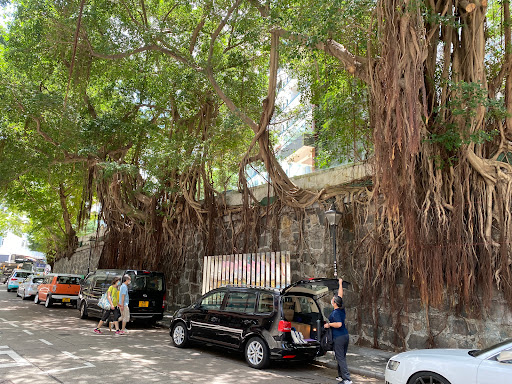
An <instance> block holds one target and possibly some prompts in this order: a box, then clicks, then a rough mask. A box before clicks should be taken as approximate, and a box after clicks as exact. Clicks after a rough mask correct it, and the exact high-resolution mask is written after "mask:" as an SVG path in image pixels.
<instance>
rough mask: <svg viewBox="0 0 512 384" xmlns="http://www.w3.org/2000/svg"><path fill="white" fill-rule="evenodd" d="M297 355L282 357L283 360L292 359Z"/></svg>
mask: <svg viewBox="0 0 512 384" xmlns="http://www.w3.org/2000/svg"><path fill="white" fill-rule="evenodd" d="M295 356H297V355H284V356H283V359H293V358H294V357H295Z"/></svg>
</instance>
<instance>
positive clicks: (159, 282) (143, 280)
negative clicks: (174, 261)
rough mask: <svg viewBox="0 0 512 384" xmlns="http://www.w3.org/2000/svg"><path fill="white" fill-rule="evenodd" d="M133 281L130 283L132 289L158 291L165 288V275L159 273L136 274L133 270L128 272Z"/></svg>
mask: <svg viewBox="0 0 512 384" xmlns="http://www.w3.org/2000/svg"><path fill="white" fill-rule="evenodd" d="M128 275H129V276H130V278H131V279H132V282H131V284H130V290H134V291H158V292H161V291H163V290H164V276H163V275H161V274H159V275H156V274H155V275H153V274H148V275H136V274H135V273H133V272H130V273H128Z"/></svg>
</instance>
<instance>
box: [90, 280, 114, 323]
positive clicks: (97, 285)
mask: <svg viewBox="0 0 512 384" xmlns="http://www.w3.org/2000/svg"><path fill="white" fill-rule="evenodd" d="M107 280H108V277H107V276H106V275H97V276H95V277H94V279H93V281H92V283H91V289H90V290H89V292H90V294H89V298H88V305H89V308H90V309H91V310H92V311H93V312H96V314H101V313H102V312H103V309H101V308H100V307H99V306H98V301H100V298H101V295H103V293H104V292H106V291H107V289H108V286H109V283H108V281H107Z"/></svg>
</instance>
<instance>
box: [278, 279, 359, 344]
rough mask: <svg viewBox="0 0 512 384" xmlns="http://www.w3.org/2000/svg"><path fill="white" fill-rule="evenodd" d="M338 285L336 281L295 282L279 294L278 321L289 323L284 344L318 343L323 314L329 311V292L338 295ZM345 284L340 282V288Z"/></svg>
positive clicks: (312, 280) (311, 280) (345, 284)
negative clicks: (279, 314)
mask: <svg viewBox="0 0 512 384" xmlns="http://www.w3.org/2000/svg"><path fill="white" fill-rule="evenodd" d="M338 284H339V283H338V280H336V279H326V278H319V279H309V280H301V281H298V282H296V283H294V284H292V285H289V286H287V287H286V288H284V289H283V290H282V291H281V300H282V303H281V308H282V319H283V320H285V321H288V322H290V325H291V328H292V331H291V332H290V333H289V334H287V335H286V336H285V337H286V341H288V342H290V343H293V344H296V345H300V344H309V345H310V344H313V343H318V341H319V332H318V331H319V329H320V330H321V329H322V328H323V325H324V322H325V315H324V314H325V313H330V312H331V311H332V306H330V301H331V297H332V295H333V292H334V293H336V292H337V291H338ZM348 284H349V283H347V282H345V281H344V282H343V287H344V288H346V287H347V286H348ZM329 307H330V308H329ZM294 331H297V332H300V334H297V332H294ZM320 334H321V332H320ZM297 336H298V338H297Z"/></svg>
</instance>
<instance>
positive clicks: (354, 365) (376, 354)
mask: <svg viewBox="0 0 512 384" xmlns="http://www.w3.org/2000/svg"><path fill="white" fill-rule="evenodd" d="M171 317H172V314H171V313H170V312H166V313H164V318H163V319H162V320H161V321H159V322H158V323H159V324H160V325H161V326H162V327H166V328H168V327H169V325H170V322H171ZM395 354H396V353H394V352H388V351H383V350H380V349H373V348H365V347H358V346H357V345H353V344H350V345H349V346H348V352H347V364H348V369H349V370H350V372H351V373H355V374H357V375H362V376H366V377H371V378H374V379H379V380H384V372H385V370H386V364H387V363H388V360H389V359H390V358H391V356H394V355H395ZM316 360H317V362H318V364H320V365H323V366H326V367H329V368H332V369H338V363H337V362H336V360H335V359H334V353H333V352H327V354H326V355H325V356H322V357H317V359H316Z"/></svg>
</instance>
